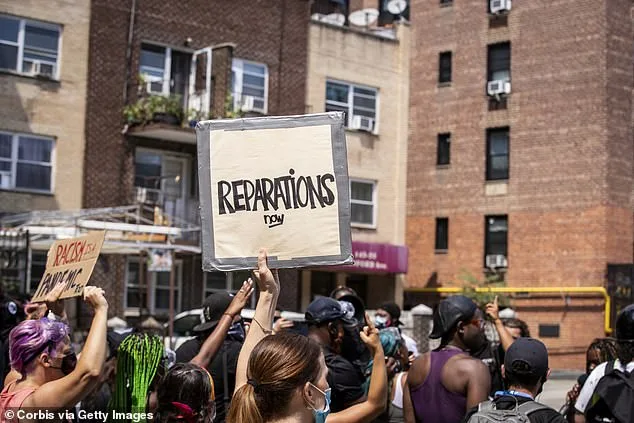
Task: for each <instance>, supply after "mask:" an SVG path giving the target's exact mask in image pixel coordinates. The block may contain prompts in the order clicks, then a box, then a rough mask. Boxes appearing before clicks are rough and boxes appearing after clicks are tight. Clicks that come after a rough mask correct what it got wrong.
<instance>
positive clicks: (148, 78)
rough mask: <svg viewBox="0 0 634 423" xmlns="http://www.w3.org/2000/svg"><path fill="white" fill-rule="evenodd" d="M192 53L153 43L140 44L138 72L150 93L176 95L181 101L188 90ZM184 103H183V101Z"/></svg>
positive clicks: (184, 98)
mask: <svg viewBox="0 0 634 423" xmlns="http://www.w3.org/2000/svg"><path fill="white" fill-rule="evenodd" d="M191 59H192V55H191V53H188V52H182V51H178V50H174V49H172V48H170V47H164V46H160V45H154V44H142V45H141V55H140V57H139V73H140V74H141V76H142V77H143V79H144V82H145V89H146V91H147V92H149V93H151V94H159V95H166V96H167V95H178V96H180V97H181V99H182V100H183V101H185V100H186V97H187V94H188V92H189V74H190V72H191ZM183 104H185V103H183Z"/></svg>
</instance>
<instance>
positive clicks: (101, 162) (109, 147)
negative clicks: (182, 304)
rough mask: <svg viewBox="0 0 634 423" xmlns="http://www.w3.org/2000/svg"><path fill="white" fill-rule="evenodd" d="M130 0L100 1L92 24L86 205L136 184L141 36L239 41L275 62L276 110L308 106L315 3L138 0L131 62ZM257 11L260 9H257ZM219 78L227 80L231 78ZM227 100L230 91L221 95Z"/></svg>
mask: <svg viewBox="0 0 634 423" xmlns="http://www.w3.org/2000/svg"><path fill="white" fill-rule="evenodd" d="M131 3H132V2H131V1H130V0H113V1H110V0H108V1H106V0H93V2H92V21H91V28H90V35H91V40H90V61H89V68H90V70H89V93H88V119H87V123H86V126H87V128H86V138H87V139H86V156H85V167H86V185H85V199H84V205H85V206H86V207H102V206H113V205H120V204H123V202H124V199H125V196H126V195H127V193H128V192H129V190H128V189H125V190H124V189H122V187H131V183H132V182H131V181H132V178H131V176H130V172H131V169H132V166H131V161H130V159H126V157H129V156H130V155H131V154H132V151H131V150H130V149H128V148H127V145H126V144H127V141H126V139H125V138H124V137H123V136H122V135H121V130H122V128H123V124H122V118H121V110H122V108H123V106H124V86H125V83H126V69H129V83H130V87H129V89H128V90H127V91H128V93H129V96H130V97H129V98H130V100H134V96H133V94H134V93H135V92H136V91H135V85H136V82H135V81H136V75H137V73H138V60H139V54H140V45H141V42H143V41H147V42H155V43H161V44H165V45H168V46H172V47H181V48H183V47H184V43H185V41H186V39H187V38H188V37H189V38H191V43H190V45H189V48H191V49H199V48H203V47H206V46H213V45H218V44H223V43H233V44H235V49H234V51H233V54H234V56H235V57H239V58H243V59H248V60H253V61H257V62H262V63H266V64H267V65H268V69H269V113H270V114H273V115H277V114H292V113H303V112H304V108H305V107H304V103H305V101H304V98H305V89H304V85H305V79H306V77H305V75H306V37H307V24H308V18H309V15H308V2H307V1H305V0H278V1H264V0H260V1H247V0H239V1H231V2H226V1H211V2H210V1H206V0H197V1H191V2H188V4H187V5H184V4H181V3H178V2H149V1H138V2H137V10H136V13H135V23H134V32H133V42H132V50H131V53H132V55H131V64H130V66H128V63H127V62H126V46H127V38H128V30H129V21H130V7H131ZM255 12H257V13H255ZM218 83H224V84H226V76H225V80H224V81H222V80H219V81H218ZM222 104H224V97H223V98H222Z"/></svg>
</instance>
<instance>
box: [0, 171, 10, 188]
mask: <svg viewBox="0 0 634 423" xmlns="http://www.w3.org/2000/svg"><path fill="white" fill-rule="evenodd" d="M0 188H2V189H10V188H11V172H0Z"/></svg>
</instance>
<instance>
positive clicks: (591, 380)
mask: <svg viewBox="0 0 634 423" xmlns="http://www.w3.org/2000/svg"><path fill="white" fill-rule="evenodd" d="M607 364H608V363H601V364H599V365H598V366H597V367H595V368H594V370H593V371H592V373H590V376H588V379H587V380H586V383H585V384H584V385H583V388H581V392H579V396H578V397H577V402H576V403H575V410H577V411H578V412H579V413H583V412H585V411H586V407H587V406H588V403H589V402H590V400H591V399H592V394H593V393H594V389H595V388H596V387H597V384H598V383H599V381H600V380H601V378H602V377H603V376H604V375H605V367H606V366H607ZM614 368H615V369H619V370H626V371H628V372H631V371H633V370H634V361H631V362H629V363H628V364H627V368H626V369H623V365H622V364H621V362H620V361H619V360H616V361H615V362H614Z"/></svg>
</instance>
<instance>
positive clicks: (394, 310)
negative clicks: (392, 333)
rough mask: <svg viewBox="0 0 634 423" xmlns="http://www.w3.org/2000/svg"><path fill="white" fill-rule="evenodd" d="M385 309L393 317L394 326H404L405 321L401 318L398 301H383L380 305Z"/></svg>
mask: <svg viewBox="0 0 634 423" xmlns="http://www.w3.org/2000/svg"><path fill="white" fill-rule="evenodd" d="M379 308H380V309H381V310H385V311H386V312H387V314H389V315H390V316H391V317H392V326H403V322H401V321H400V320H399V318H400V317H401V308H400V307H399V306H398V304H396V303H383V304H381V306H380V307H379Z"/></svg>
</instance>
